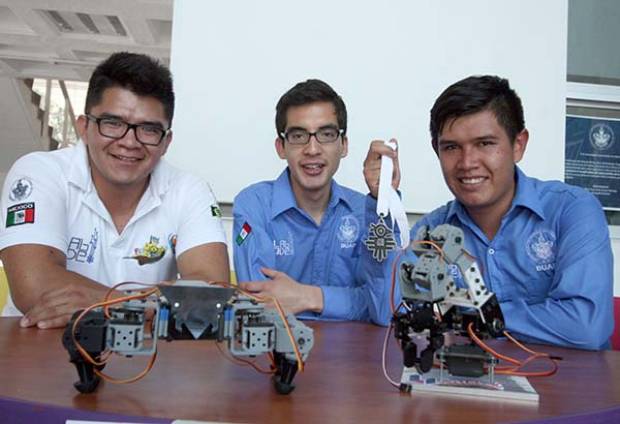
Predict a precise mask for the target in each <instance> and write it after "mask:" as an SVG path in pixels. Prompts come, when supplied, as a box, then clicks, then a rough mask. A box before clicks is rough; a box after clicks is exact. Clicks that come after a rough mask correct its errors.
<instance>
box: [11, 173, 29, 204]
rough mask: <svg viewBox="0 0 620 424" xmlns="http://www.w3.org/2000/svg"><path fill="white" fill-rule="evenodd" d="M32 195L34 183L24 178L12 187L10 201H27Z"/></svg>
mask: <svg viewBox="0 0 620 424" xmlns="http://www.w3.org/2000/svg"><path fill="white" fill-rule="evenodd" d="M30 193H32V181H30V179H29V178H26V177H22V178H20V179H18V180H16V181H15V182H14V183H13V184H12V185H11V191H10V192H9V199H10V200H11V201H12V202H19V201H21V200H24V199H27V198H28V197H29V196H30Z"/></svg>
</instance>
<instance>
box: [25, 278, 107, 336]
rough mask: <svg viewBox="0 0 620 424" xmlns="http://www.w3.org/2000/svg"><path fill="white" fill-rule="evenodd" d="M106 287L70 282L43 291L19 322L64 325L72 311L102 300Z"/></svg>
mask: <svg viewBox="0 0 620 424" xmlns="http://www.w3.org/2000/svg"><path fill="white" fill-rule="evenodd" d="M107 291H108V288H107V287H103V286H100V287H96V286H93V285H86V284H83V285H81V284H72V285H67V286H65V287H60V288H55V289H51V290H49V291H46V292H44V293H43V294H42V295H41V297H40V298H39V301H38V302H37V303H36V304H35V305H34V306H33V307H32V308H31V309H30V310H29V311H28V312H27V313H26V314H25V315H24V317H23V318H22V319H21V321H20V322H19V325H21V326H22V327H33V326H37V327H38V328H57V327H64V326H65V325H66V324H67V322H69V320H70V319H71V316H72V315H73V313H74V312H75V311H77V310H79V309H84V308H86V307H88V306H91V305H93V304H95V303H98V302H101V301H103V300H104V297H105V295H106V293H107Z"/></svg>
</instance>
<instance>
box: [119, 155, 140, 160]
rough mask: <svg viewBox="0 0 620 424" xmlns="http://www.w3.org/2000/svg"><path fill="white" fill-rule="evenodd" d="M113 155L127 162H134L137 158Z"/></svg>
mask: <svg viewBox="0 0 620 424" xmlns="http://www.w3.org/2000/svg"><path fill="white" fill-rule="evenodd" d="M114 156H116V158H117V159H120V160H123V161H127V162H136V161H137V160H138V158H130V157H127V156H121V155H114Z"/></svg>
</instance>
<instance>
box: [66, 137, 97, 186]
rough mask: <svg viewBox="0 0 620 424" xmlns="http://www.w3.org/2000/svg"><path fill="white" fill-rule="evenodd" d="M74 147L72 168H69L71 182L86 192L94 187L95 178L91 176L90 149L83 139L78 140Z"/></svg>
mask: <svg viewBox="0 0 620 424" xmlns="http://www.w3.org/2000/svg"><path fill="white" fill-rule="evenodd" d="M70 149H72V150H73V151H72V158H71V159H72V160H71V168H70V170H69V178H68V179H69V183H71V184H74V185H75V186H77V187H79V188H80V189H82V190H83V191H85V192H89V191H90V190H91V189H92V187H93V180H92V178H91V176H90V165H89V163H88V151H87V150H86V145H85V144H84V142H83V141H82V140H78V142H77V143H76V145H75V146H74V147H70Z"/></svg>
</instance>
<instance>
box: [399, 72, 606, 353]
mask: <svg viewBox="0 0 620 424" xmlns="http://www.w3.org/2000/svg"><path fill="white" fill-rule="evenodd" d="M430 131H431V137H432V146H433V149H434V150H435V152H436V153H437V157H438V158H439V163H440V165H441V170H442V172H443V176H444V179H445V181H446V184H447V185H448V187H449V188H450V191H451V192H452V193H453V194H454V197H455V200H453V201H451V202H448V203H447V204H446V205H445V206H442V207H440V208H438V209H436V210H434V211H433V212H431V213H430V214H428V215H426V216H424V217H423V218H422V219H421V220H420V221H419V222H417V223H416V225H415V226H414V228H413V229H412V230H411V238H412V239H413V238H414V237H415V235H416V233H417V231H418V229H419V228H420V226H422V225H426V226H428V227H429V228H433V227H435V226H437V225H440V224H444V223H448V224H451V225H455V226H458V227H460V228H462V229H463V232H464V234H465V245H466V248H467V250H468V251H469V252H470V253H471V254H472V255H474V256H475V257H476V258H477V260H478V263H479V264H480V265H481V268H482V272H483V276H484V279H485V283H486V285H487V286H488V287H489V288H490V290H491V291H493V292H494V293H495V294H496V296H497V299H498V301H499V302H500V307H501V309H502V312H503V314H504V318H505V321H506V327H507V330H508V331H510V332H511V333H512V334H513V335H515V336H517V337H518V338H519V339H521V340H524V341H528V342H535V343H549V344H556V345H560V346H567V347H574V348H580V349H601V348H604V347H606V346H607V345H608V338H609V336H610V335H611V332H612V329H613V317H612V296H613V277H612V275H613V258H612V253H611V246H610V241H609V231H608V227H607V222H606V220H605V216H604V214H603V210H602V207H601V205H600V203H599V202H598V200H597V199H596V198H595V197H594V196H593V195H592V194H590V193H589V192H587V191H586V190H584V189H581V188H578V187H573V186H570V185H567V184H564V183H562V182H559V181H540V180H537V179H535V178H530V177H528V176H527V175H525V174H524V173H523V171H522V170H521V169H519V168H518V167H517V166H516V163H517V162H519V161H520V160H521V158H522V157H523V154H524V152H525V148H526V146H527V142H528V138H529V134H528V131H527V129H526V128H525V122H524V117H523V108H522V105H521V99H520V98H519V97H518V96H517V94H516V93H515V91H514V90H513V89H511V88H510V86H509V84H508V81H507V80H505V79H502V78H499V77H496V76H475V77H469V78H466V79H464V80H462V81H459V82H457V83H455V84H453V85H451V86H450V87H448V88H447V89H446V90H445V91H444V92H443V93H442V94H441V95H440V96H439V98H438V99H437V100H436V102H435V105H434V106H433V108H432V110H431V124H430Z"/></svg>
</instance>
